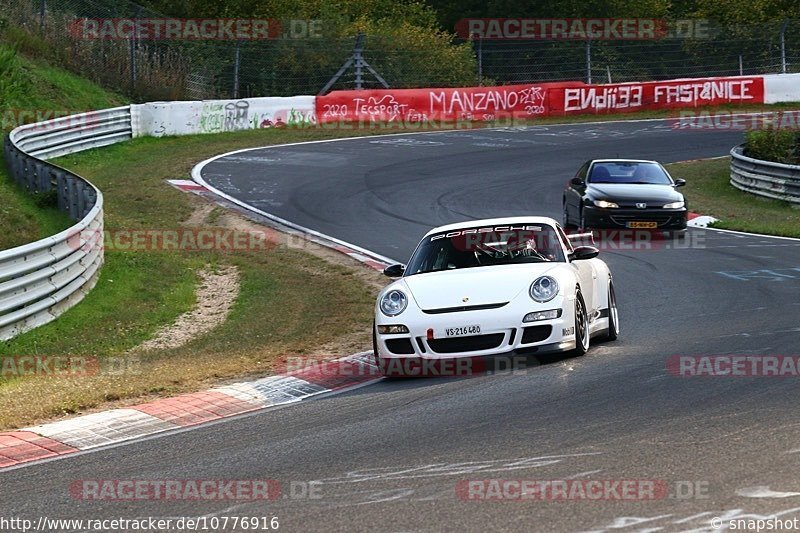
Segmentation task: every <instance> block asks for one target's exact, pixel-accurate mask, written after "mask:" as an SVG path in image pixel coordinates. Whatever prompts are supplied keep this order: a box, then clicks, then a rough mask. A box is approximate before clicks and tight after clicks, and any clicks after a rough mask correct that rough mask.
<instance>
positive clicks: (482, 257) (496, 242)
mask: <svg viewBox="0 0 800 533" xmlns="http://www.w3.org/2000/svg"><path fill="white" fill-rule="evenodd" d="M563 260H564V253H563V251H562V248H561V244H560V243H559V240H558V234H557V233H556V231H555V230H554V229H553V228H552V227H551V226H548V225H545V224H534V225H526V226H497V227H481V228H464V229H459V230H455V231H451V232H447V233H436V234H433V235H429V236H427V237H425V240H424V241H423V242H422V244H420V246H418V247H417V250H416V252H415V253H414V256H413V257H412V258H411V261H410V262H409V264H408V266H407V267H406V275H407V276H409V275H413V274H424V273H426V272H438V271H442V270H455V269H458V268H472V267H485V266H494V265H511V264H521V263H541V262H546V261H563Z"/></svg>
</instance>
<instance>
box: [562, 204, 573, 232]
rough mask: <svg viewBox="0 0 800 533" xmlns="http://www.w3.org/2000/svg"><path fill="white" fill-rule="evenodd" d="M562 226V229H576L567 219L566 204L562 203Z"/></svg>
mask: <svg viewBox="0 0 800 533" xmlns="http://www.w3.org/2000/svg"><path fill="white" fill-rule="evenodd" d="M562 218H563V224H564V229H576V226H575V224H573V223H572V221H571V220H570V219H569V211H568V210H567V204H566V203H564V214H563V217H562Z"/></svg>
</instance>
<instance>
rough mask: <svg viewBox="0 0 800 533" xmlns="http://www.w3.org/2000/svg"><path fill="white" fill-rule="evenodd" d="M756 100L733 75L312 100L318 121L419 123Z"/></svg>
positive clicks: (758, 82)
mask: <svg viewBox="0 0 800 533" xmlns="http://www.w3.org/2000/svg"><path fill="white" fill-rule="evenodd" d="M763 102H764V80H763V78H761V77H735V78H699V79H686V80H670V81H659V82H642V83H621V84H608V85H586V84H584V83H581V82H562V83H535V84H527V85H502V86H498V87H464V88H455V89H386V90H364V91H334V92H332V93H330V94H328V95H326V96H319V97H317V99H316V108H317V119H318V121H319V122H320V123H321V124H325V123H328V124H330V123H335V122H342V123H349V122H361V123H371V122H374V123H398V122H405V123H408V124H420V123H426V122H434V121H454V122H458V121H465V122H466V121H491V120H496V119H507V118H515V119H525V118H531V119H535V118H537V117H545V116H564V115H576V114H599V113H630V112H634V111H642V110H652V109H674V108H683V107H701V106H710V105H720V104H726V103H740V104H759V103H763Z"/></svg>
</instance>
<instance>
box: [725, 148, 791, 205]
mask: <svg viewBox="0 0 800 533" xmlns="http://www.w3.org/2000/svg"><path fill="white" fill-rule="evenodd" d="M731 185H733V186H734V187H736V188H737V189H740V190H742V191H745V192H749V193H751V194H757V195H758V196H764V197H766V198H773V199H776V200H783V201H786V202H791V203H794V204H800V166H799V165H786V164H783V163H773V162H772V161H761V160H759V159H753V158H752V157H747V156H746V155H744V145H739V146H734V147H733V148H732V149H731Z"/></svg>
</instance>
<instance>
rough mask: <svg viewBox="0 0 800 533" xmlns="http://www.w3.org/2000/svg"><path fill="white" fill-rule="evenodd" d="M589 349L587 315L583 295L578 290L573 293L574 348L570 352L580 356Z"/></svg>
mask: <svg viewBox="0 0 800 533" xmlns="http://www.w3.org/2000/svg"><path fill="white" fill-rule="evenodd" d="M588 351H589V315H588V314H587V313H586V304H584V303H583V296H581V292H580V291H578V292H577V293H576V294H575V350H573V352H572V354H573V355H576V356H581V355H584V354H586V352H588Z"/></svg>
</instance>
